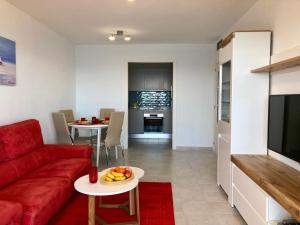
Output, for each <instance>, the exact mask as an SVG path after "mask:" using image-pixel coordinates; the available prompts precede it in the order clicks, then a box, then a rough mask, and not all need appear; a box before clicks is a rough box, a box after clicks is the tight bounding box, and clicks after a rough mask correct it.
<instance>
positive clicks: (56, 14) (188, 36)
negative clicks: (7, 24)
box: [7, 0, 257, 44]
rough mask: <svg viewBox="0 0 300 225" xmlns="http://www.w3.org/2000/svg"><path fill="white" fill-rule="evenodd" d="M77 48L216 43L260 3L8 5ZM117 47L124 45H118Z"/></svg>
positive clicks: (29, 1)
mask: <svg viewBox="0 0 300 225" xmlns="http://www.w3.org/2000/svg"><path fill="white" fill-rule="evenodd" d="M7 1H8V2H10V3H11V4H13V5H14V6H16V7H17V8H19V9H21V10H23V11H25V12H26V13H28V14H30V15H31V16H33V17H34V18H36V19H37V20H39V21H41V22H42V23H44V24H46V25H47V26H49V27H50V28H52V29H53V30H55V31H56V32H58V33H60V34H61V35H63V36H64V37H66V38H67V39H69V40H70V41H72V42H74V43H75V44H107V43H109V41H108V39H107V37H108V35H109V34H110V33H112V32H115V31H116V30H119V29H122V30H124V31H125V33H128V34H130V35H131V36H132V41H131V42H130V43H135V44H137V43H147V44H150V43H153V44H156V43H161V44H162V43H169V44H172V43H193V44H194V43H197V44H198V43H199V44H201V43H213V42H215V41H217V39H218V38H219V36H220V35H221V34H222V33H223V32H224V31H226V30H227V29H228V28H229V27H230V26H231V25H233V23H234V22H235V21H237V20H238V19H239V18H240V17H241V16H242V15H243V14H244V13H245V12H246V11H247V10H248V9H249V8H250V7H251V6H252V5H253V4H254V3H255V2H256V1H257V0H135V1H134V2H128V1H127V0H84V1H82V0H81V1H79V0H51V1H44V0H7ZM116 43H120V44H121V43H124V41H123V40H119V41H117V42H116Z"/></svg>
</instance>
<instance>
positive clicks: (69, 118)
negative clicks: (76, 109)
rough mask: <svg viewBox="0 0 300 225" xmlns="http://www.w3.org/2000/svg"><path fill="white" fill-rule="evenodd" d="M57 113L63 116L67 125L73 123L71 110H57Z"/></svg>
mask: <svg viewBox="0 0 300 225" xmlns="http://www.w3.org/2000/svg"><path fill="white" fill-rule="evenodd" d="M59 112H61V113H63V114H64V115H65V118H66V122H67V123H72V122H74V120H75V118H74V113H73V110H72V109H63V110H59Z"/></svg>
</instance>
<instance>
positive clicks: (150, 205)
mask: <svg viewBox="0 0 300 225" xmlns="http://www.w3.org/2000/svg"><path fill="white" fill-rule="evenodd" d="M139 192H140V215H141V225H175V220H174V210H173V197H172V186H171V183H156V182H141V183H140V184H139ZM126 200H128V193H125V194H121V195H115V196H109V197H105V198H104V199H103V203H106V204H108V203H110V204H118V203H122V202H125V201H126ZM96 204H97V203H96ZM87 206H88V198H87V196H86V195H81V194H76V196H75V197H74V198H72V199H71V200H70V201H69V202H68V203H67V205H66V206H65V208H64V209H63V210H61V211H60V212H59V213H58V214H57V215H56V217H55V218H53V220H52V221H51V222H50V223H49V224H48V225H69V224H70V225H87V218H88V207H87ZM96 206H97V205H96ZM96 208H97V209H96V214H97V215H99V216H100V217H101V218H103V219H104V220H105V221H106V222H108V223H120V222H127V221H133V220H135V219H136V218H135V217H132V216H129V215H128V213H127V212H125V211H124V210H122V209H107V208H99V207H96ZM97 225H100V224H97Z"/></svg>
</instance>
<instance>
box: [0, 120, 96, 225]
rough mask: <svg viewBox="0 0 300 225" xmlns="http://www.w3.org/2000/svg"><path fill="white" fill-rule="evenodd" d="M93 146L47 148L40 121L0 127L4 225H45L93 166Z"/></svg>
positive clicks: (0, 201) (0, 204)
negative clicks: (76, 181) (76, 182)
mask: <svg viewBox="0 0 300 225" xmlns="http://www.w3.org/2000/svg"><path fill="white" fill-rule="evenodd" d="M91 153H92V149H91V147H89V146H80V145H77V146H72V145H46V144H44V142H43V137H42V133H41V128H40V125H39V122H38V121H37V120H27V121H23V122H19V123H15V124H12V125H7V126H2V127H0V225H44V224H47V223H48V221H49V220H50V219H51V218H52V217H53V216H54V215H55V214H56V213H57V212H58V210H59V209H61V208H62V207H63V205H64V203H66V201H67V200H68V199H69V198H70V197H71V196H72V195H73V194H74V193H75V190H74V186H73V184H74V181H75V180H76V179H77V178H79V177H80V176H82V175H84V174H87V173H88V170H89V168H90V166H91Z"/></svg>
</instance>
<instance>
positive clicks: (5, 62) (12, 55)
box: [0, 37, 16, 86]
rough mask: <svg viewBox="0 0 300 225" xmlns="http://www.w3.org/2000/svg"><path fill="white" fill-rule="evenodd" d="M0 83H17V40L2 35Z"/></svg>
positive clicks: (0, 38)
mask: <svg viewBox="0 0 300 225" xmlns="http://www.w3.org/2000/svg"><path fill="white" fill-rule="evenodd" d="M0 85H9V86H15V85H16V42H14V41H11V40H9V39H6V38H3V37H0Z"/></svg>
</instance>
